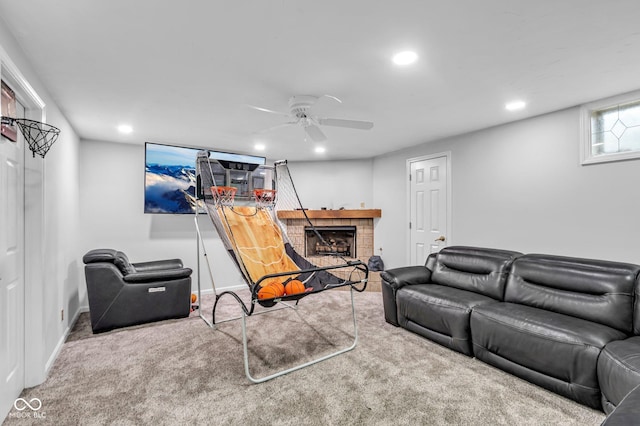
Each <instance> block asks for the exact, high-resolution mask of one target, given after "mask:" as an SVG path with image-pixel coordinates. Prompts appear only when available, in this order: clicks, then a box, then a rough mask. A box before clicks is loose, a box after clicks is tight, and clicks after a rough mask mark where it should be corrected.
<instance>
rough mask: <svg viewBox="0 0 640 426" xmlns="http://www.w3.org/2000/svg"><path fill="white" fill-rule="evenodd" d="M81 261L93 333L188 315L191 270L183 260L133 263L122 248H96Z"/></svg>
mask: <svg viewBox="0 0 640 426" xmlns="http://www.w3.org/2000/svg"><path fill="white" fill-rule="evenodd" d="M82 260H83V262H84V263H85V268H84V269H85V277H86V280H87V295H88V297H89V311H90V316H91V328H92V329H93V332H94V333H100V332H104V331H108V330H112V329H114V328H119V327H126V326H130V325H135V324H143V323H147V322H152V321H159V320H164V319H170V318H184V317H187V316H188V315H189V311H190V309H191V272H192V271H191V269H190V268H184V267H183V264H182V261H181V260H180V259H170V260H160V261H153V262H144V263H131V262H129V259H128V258H127V256H126V255H125V254H124V253H122V252H120V251H117V250H113V249H96V250H91V251H89V252H88V253H87V254H85V255H84V257H83V258H82Z"/></svg>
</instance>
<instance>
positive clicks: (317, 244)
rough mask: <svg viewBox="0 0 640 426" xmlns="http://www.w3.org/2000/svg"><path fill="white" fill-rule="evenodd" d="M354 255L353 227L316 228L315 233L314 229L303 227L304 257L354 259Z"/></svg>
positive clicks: (354, 236) (354, 231)
mask: <svg viewBox="0 0 640 426" xmlns="http://www.w3.org/2000/svg"><path fill="white" fill-rule="evenodd" d="M318 234H320V236H321V237H322V238H320V237H319V236H318ZM323 239H324V241H325V242H326V244H325V243H323V241H322V240H323ZM356 253H357V252H356V227H355V226H316V227H315V231H314V228H312V227H310V226H305V228H304V255H305V256H345V257H356Z"/></svg>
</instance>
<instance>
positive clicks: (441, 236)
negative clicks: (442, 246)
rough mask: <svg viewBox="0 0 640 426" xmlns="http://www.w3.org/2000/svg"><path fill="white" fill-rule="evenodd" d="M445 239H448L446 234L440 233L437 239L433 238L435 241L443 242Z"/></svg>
mask: <svg viewBox="0 0 640 426" xmlns="http://www.w3.org/2000/svg"><path fill="white" fill-rule="evenodd" d="M445 239H446V238H445V237H444V235H440V236H439V237H438V238H436V239H435V240H433V241H442V242H444V240H445Z"/></svg>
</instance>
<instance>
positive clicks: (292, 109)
mask: <svg viewBox="0 0 640 426" xmlns="http://www.w3.org/2000/svg"><path fill="white" fill-rule="evenodd" d="M321 98H329V99H333V100H335V101H337V102H339V103H342V101H341V100H340V99H338V98H336V97H335V96H331V95H322V96H320V97H318V96H312V95H296V96H292V97H291V98H289V112H288V113H287V112H281V111H274V110H271V109H267V108H262V107H258V106H254V105H247V106H248V107H249V108H253V109H256V110H258V111H263V112H268V113H270V114H277V115H282V116H285V117H287V118H289V121H287V122H286V123H282V124H278V125H276V126H273V127H270V128H268V129H265V130H262V131H261V132H260V133H265V132H269V131H271V130H275V129H278V128H281V127H287V126H295V125H299V126H302V128H303V129H304V131H305V132H306V133H307V135H309V137H310V138H311V139H312V140H313V141H314V142H322V141H325V140H327V137H326V136H325V134H324V133H323V132H322V130H320V127H319V126H333V127H346V128H349V129H359V130H369V129H371V128H372V127H373V123H372V122H371V121H360V120H345V119H342V118H325V117H318V116H316V115H312V113H311V108H312V107H313V106H314V105H315V104H316V103H317V102H318V101H319V100H320V99H321Z"/></svg>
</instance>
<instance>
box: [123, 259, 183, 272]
mask: <svg viewBox="0 0 640 426" xmlns="http://www.w3.org/2000/svg"><path fill="white" fill-rule="evenodd" d="M132 265H133V267H134V268H135V269H136V272H146V271H155V270H159V269H181V268H182V267H183V266H184V265H183V264H182V260H180V259H167V260H154V261H153V262H140V263H133V264H132Z"/></svg>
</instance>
